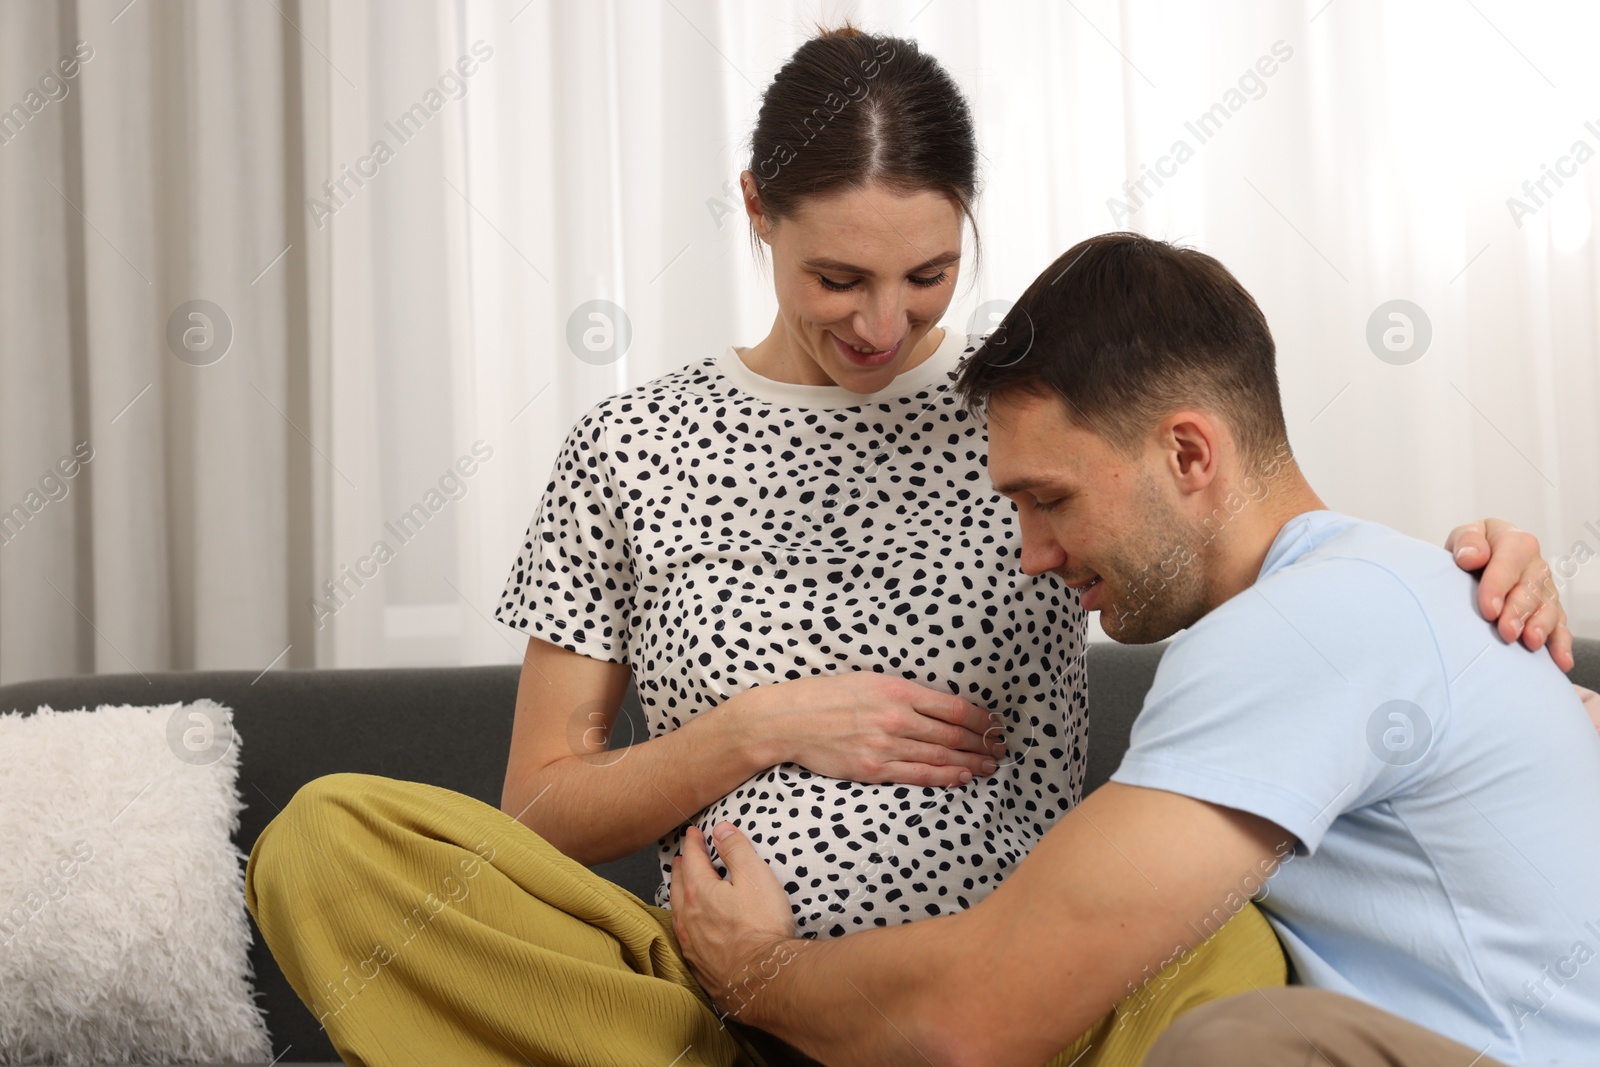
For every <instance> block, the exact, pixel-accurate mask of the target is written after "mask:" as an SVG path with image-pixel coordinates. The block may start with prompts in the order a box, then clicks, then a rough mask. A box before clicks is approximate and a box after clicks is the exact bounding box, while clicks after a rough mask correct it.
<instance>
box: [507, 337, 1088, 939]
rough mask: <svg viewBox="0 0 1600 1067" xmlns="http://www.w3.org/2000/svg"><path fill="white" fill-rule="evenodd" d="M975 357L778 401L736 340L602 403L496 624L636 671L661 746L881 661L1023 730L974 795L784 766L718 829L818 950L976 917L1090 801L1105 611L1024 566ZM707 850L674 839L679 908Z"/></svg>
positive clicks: (542, 511) (574, 442)
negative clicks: (684, 856)
mask: <svg viewBox="0 0 1600 1067" xmlns="http://www.w3.org/2000/svg"><path fill="white" fill-rule="evenodd" d="M973 340H974V339H970V338H969V339H966V344H965V345H964V344H963V340H962V339H961V338H959V337H956V336H954V335H950V336H947V337H946V340H945V343H944V344H942V345H941V346H940V349H939V351H938V352H936V353H935V355H934V356H933V357H930V359H929V360H927V361H926V362H925V363H924V364H923V365H922V366H920V367H916V368H913V369H912V370H911V371H909V372H907V373H906V374H903V375H901V376H900V378H898V379H896V381H895V383H894V385H892V386H891V388H890V389H888V390H885V391H884V392H883V393H880V394H876V395H875V396H873V397H872V398H870V401H871V402H867V403H859V402H858V403H857V404H856V406H852V407H836V406H830V405H829V404H817V405H813V406H804V405H801V404H797V403H795V402H793V398H792V396H788V397H782V398H778V399H774V398H772V394H782V393H783V387H779V388H778V389H775V390H773V391H772V393H771V394H769V393H768V391H767V390H764V389H760V388H759V386H756V385H753V384H752V383H753V382H760V381H764V379H753V378H752V376H751V375H750V372H749V371H748V369H746V368H743V365H742V364H740V365H739V368H738V369H739V370H743V372H744V373H743V374H742V375H741V374H739V373H738V372H737V371H735V370H732V369H731V367H730V364H729V363H728V361H730V360H738V359H739V356H738V354H737V353H736V352H734V351H733V350H732V349H729V350H728V351H727V352H725V353H724V354H723V356H722V357H720V358H719V359H708V360H703V361H701V362H699V363H695V364H691V365H690V366H688V367H685V368H683V369H682V370H679V371H676V372H674V373H671V374H667V375H665V376H663V377H661V378H658V379H656V380H655V381H653V382H650V383H648V384H646V385H643V386H640V387H638V388H636V389H634V390H631V391H630V392H627V393H624V394H622V395H620V396H616V397H612V398H611V399H608V400H605V401H602V402H601V403H600V404H598V405H596V406H595V407H594V408H593V409H591V410H590V411H589V413H588V414H587V415H585V416H584V418H583V419H582V420H580V421H579V423H578V424H577V426H576V427H574V428H573V430H572V432H571V434H570V436H569V437H568V438H567V441H566V444H565V445H564V447H563V449H562V451H561V453H560V455H559V457H558V459H557V461H556V465H555V470H554V476H553V478H552V480H551V482H550V484H549V486H548V488H547V489H546V490H545V494H544V498H543V500H542V501H541V503H540V506H539V510H538V513H537V514H536V515H535V517H534V520H533V523H532V525H531V526H530V527H529V530H528V536H527V540H526V542H525V544H524V546H523V550H522V552H521V554H520V556H519V558H518V559H517V562H516V565H515V567H514V568H513V570H512V573H511V576H510V578H509V580H508V581H507V583H506V587H505V591H504V593H503V595H502V598H501V603H500V605H499V607H498V608H497V609H496V612H495V617H496V618H497V619H499V620H501V621H502V622H505V623H507V624H508V625H511V626H513V627H516V628H518V629H521V630H524V631H526V632H528V633H531V634H535V635H537V636H539V637H541V638H543V639H544V640H547V641H550V642H551V643H553V644H556V645H559V646H561V647H563V648H567V649H570V650H572V651H575V652H579V653H583V654H585V655H589V656H593V657H596V658H599V659H604V660H610V661H614V662H627V663H628V664H630V665H631V667H632V669H633V673H634V678H635V681H636V683H637V685H638V690H639V698H640V702H641V705H642V707H643V709H644V712H645V715H646V718H647V720H648V721H649V723H650V729H651V731H652V734H653V735H659V734H663V733H665V732H667V731H668V730H672V729H675V728H676V727H678V726H680V725H682V724H683V722H684V719H685V718H686V717H687V716H690V715H694V714H696V713H697V712H700V711H703V710H705V709H707V708H710V707H713V706H715V705H717V704H719V703H721V702H722V701H723V700H726V699H727V698H728V697H729V696H731V695H733V694H735V693H738V692H741V691H743V690H745V689H748V688H751V687H753V686H757V685H769V684H773V683H778V682H783V681H785V680H788V679H795V678H803V677H808V676H812V675H822V674H835V673H840V672H844V671H850V670H855V669H860V670H872V671H881V672H884V673H888V674H896V675H900V676H902V677H905V678H909V679H913V680H916V681H918V682H922V683H925V684H930V685H933V686H937V687H941V688H944V689H946V690H948V691H949V692H952V693H957V694H960V695H961V696H963V697H965V698H966V699H968V700H970V701H972V702H973V703H975V704H978V705H980V706H984V707H988V708H991V709H994V710H997V711H1000V712H1001V713H1002V715H1003V716H1004V718H1005V721H1006V724H1007V726H1006V729H1007V756H1006V760H1005V762H1004V764H1003V765H1002V766H1001V768H1000V769H999V771H998V772H997V773H996V774H994V775H993V776H991V777H988V778H980V779H977V780H975V781H974V782H973V783H972V784H970V785H968V786H966V787H964V788H959V789H949V790H946V789H930V788H917V787H908V786H899V785H892V784H891V785H863V784H860V783H856V782H848V781H841V780H839V779H836V778H827V777H824V776H821V775H817V774H813V773H811V772H810V771H808V770H806V769H804V768H803V767H800V766H798V765H795V764H783V765H781V766H777V767H773V768H770V769H768V770H766V771H764V772H762V773H760V774H757V775H756V776H755V777H753V778H751V779H749V780H748V781H746V782H745V783H744V784H743V785H741V786H739V787H738V788H737V789H735V790H734V791H733V792H732V793H730V794H729V795H728V796H727V797H725V798H724V799H723V800H722V801H720V802H718V803H716V804H713V805H711V806H710V807H708V808H707V809H705V810H704V811H701V812H699V813H697V814H696V815H695V816H694V821H695V823H696V824H698V825H699V826H700V827H701V829H703V830H704V831H706V832H707V834H708V835H709V832H710V830H711V828H712V826H714V825H715V824H716V823H717V822H718V821H721V820H723V819H727V820H728V821H730V822H733V823H734V824H735V825H737V826H739V827H740V828H741V829H743V830H744V832H745V833H746V834H748V835H749V836H750V838H751V840H752V841H753V842H754V844H755V847H756V849H757V851H758V852H760V854H761V855H762V857H763V858H764V859H766V861H767V862H768V863H769V864H770V865H771V867H772V869H773V871H774V872H775V873H776V874H777V875H778V878H779V881H780V882H782V883H783V884H784V886H785V888H786V890H787V891H788V893H789V899H790V902H791V905H792V907H793V910H794V913H795V919H796V922H797V924H798V926H799V929H800V931H801V934H802V936H807V937H818V936H822V937H832V936H838V935H840V934H844V933H847V932H850V931H853V930H858V929H863V928H866V927H869V926H885V925H890V924H895V923H901V922H909V921H912V920H915V919H920V918H923V917H926V916H929V915H940V914H945V913H947V912H953V911H958V910H961V909H963V908H966V907H969V906H971V905H972V904H974V903H976V902H977V901H978V900H980V899H982V898H983V897H984V896H986V895H987V894H988V893H989V892H991V891H992V890H993V889H994V887H995V886H996V885H998V884H999V883H1000V881H1001V880H1002V879H1003V878H1004V877H1005V876H1006V874H1007V873H1008V872H1009V871H1010V870H1011V868H1012V867H1013V866H1014V865H1015V864H1016V863H1018V862H1019V861H1020V860H1021V859H1022V857H1023V856H1025V855H1026V854H1027V853H1028V851H1029V850H1030V849H1031V848H1032V847H1033V846H1034V844H1036V843H1037V842H1038V840H1039V838H1040V837H1041V836H1042V835H1043V834H1044V833H1045V831H1046V830H1048V829H1049V828H1050V826H1051V825H1053V824H1054V822H1055V821H1056V819H1058V818H1059V817H1060V816H1061V815H1062V814H1063V813H1064V812H1066V811H1067V810H1068V809H1069V808H1070V807H1071V806H1072V805H1074V804H1075V803H1077V801H1078V799H1079V796H1080V793H1081V790H1082V788H1083V775H1084V758H1085V751H1086V746H1087V728H1088V722H1087V706H1086V699H1085V677H1084V670H1083V648H1084V626H1085V617H1084V613H1083V611H1082V610H1081V608H1080V607H1079V605H1078V601H1077V596H1076V594H1075V593H1073V592H1072V591H1071V590H1069V589H1066V588H1065V587H1064V586H1062V585H1061V584H1060V582H1059V580H1057V579H1056V578H1055V577H1054V576H1052V575H1046V576H1043V577H1040V578H1030V577H1028V576H1027V575H1025V574H1023V573H1022V572H1021V571H1020V570H1019V569H1018V552H1019V549H1020V545H1021V538H1020V534H1019V533H1018V529H1017V523H1016V519H1015V512H1014V509H1013V506H1012V504H1011V503H1010V502H1009V501H1007V500H1006V499H1005V498H1004V497H1001V496H999V495H998V494H996V493H995V492H994V490H993V488H992V486H991V485H990V483H989V480H988V476H987V472H986V457H987V443H988V435H987V432H986V428H985V426H984V425H983V423H982V420H979V419H974V418H972V417H971V416H970V415H968V414H967V413H966V412H965V411H963V410H961V408H960V405H959V403H958V402H957V400H956V399H955V397H954V395H953V393H952V392H951V389H950V383H949V372H950V370H952V369H953V368H954V367H955V366H956V365H957V363H958V361H959V359H960V358H962V357H963V353H964V352H966V353H970V352H971V351H973V344H972V342H973ZM908 382H909V384H907V383H908ZM736 383H738V384H736ZM791 392H792V389H791ZM833 392H835V393H840V394H841V395H844V396H849V394H842V391H839V390H833ZM894 394H900V395H894ZM853 399H857V400H859V399H860V398H853ZM681 839H682V832H681V830H680V831H674V832H673V833H671V834H668V835H667V836H666V837H665V838H663V839H662V840H661V845H660V854H661V870H662V884H661V887H660V888H659V890H658V891H657V894H656V902H657V903H658V904H659V905H662V906H665V905H666V904H667V878H668V875H669V873H670V864H671V860H672V857H673V856H674V855H675V854H676V853H677V851H678V848H679V843H680V841H681ZM716 867H717V870H718V871H719V872H723V873H725V868H723V866H722V864H721V863H720V860H718V862H717V863H716Z"/></svg>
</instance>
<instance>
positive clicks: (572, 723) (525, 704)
mask: <svg viewBox="0 0 1600 1067" xmlns="http://www.w3.org/2000/svg"><path fill="white" fill-rule="evenodd" d="M630 674H631V671H630V670H629V669H628V666H627V665H626V664H622V663H608V662H606V661H604V660H598V659H593V658H591V657H589V656H583V655H579V654H578V653H576V652H569V651H567V650H566V649H564V648H558V647H556V646H555V645H552V644H550V643H549V642H548V641H542V640H540V639H539V638H537V637H530V638H529V639H528V651H527V654H526V655H525V656H524V658H523V661H522V676H521V678H520V679H519V681H518V682H517V710H516V718H515V720H514V721H513V723H512V727H511V754H510V758H509V760H508V761H507V765H506V780H505V786H504V788H503V789H502V791H501V794H500V809H501V810H502V811H504V812H505V813H506V814H507V815H510V816H511V817H512V818H514V819H516V820H518V821H519V822H521V823H523V824H524V825H526V826H528V827H529V828H531V829H533V830H535V831H537V832H538V833H539V835H540V836H541V837H543V838H544V839H545V840H546V841H549V842H550V843H551V844H552V845H554V846H556V848H558V849H560V850H561V851H562V852H564V853H566V854H567V855H568V856H571V857H572V858H573V859H575V860H577V861H578V862H579V863H582V864H584V865H585V866H593V865H595V864H597V863H605V862H607V861H609V860H614V859H619V858H621V857H623V856H626V855H628V854H629V853H631V852H635V851H637V850H638V849H640V848H642V847H644V846H645V845H647V844H649V843H650V842H652V841H655V840H656V839H657V838H659V837H661V836H662V835H663V834H665V833H667V832H668V831H669V830H671V829H673V828H674V827H676V826H681V825H683V824H684V823H686V822H688V821H689V819H690V817H691V816H692V814H693V813H694V812H696V811H699V810H700V809H701V808H703V807H705V806H706V805H707V804H710V803H711V802H712V801H714V800H717V799H718V798H720V797H723V796H725V795H727V794H728V793H731V792H732V791H733V789H734V787H735V786H737V785H738V784H739V783H740V782H742V781H744V780H745V779H747V778H749V777H750V776H751V775H753V774H755V773H756V772H757V771H759V770H762V769H763V768H765V767H769V766H771V765H772V764H771V763H770V762H767V756H766V753H765V748H764V746H762V745H761V744H759V743H758V742H757V741H756V739H755V738H754V737H752V736H750V735H749V733H748V731H747V730H746V727H747V726H748V725H749V724H748V722H747V721H746V720H745V719H744V718H742V717H741V716H739V715H737V714H734V713H731V712H728V713H723V714H718V713H717V709H711V710H710V711H708V712H706V713H703V714H700V715H696V716H694V717H692V718H689V719H688V720H687V721H685V722H684V724H683V725H682V726H681V727H679V728H678V729H676V730H673V731H672V732H671V733H668V734H666V735H664V736H662V737H658V738H655V739H652V740H649V741H641V742H639V743H636V744H634V745H632V746H631V747H629V748H626V749H619V750H617V751H615V752H610V751H607V749H606V744H607V742H608V740H609V739H610V736H611V728H612V726H613V725H614V724H615V722H616V718H617V713H618V712H619V710H620V709H621V707H622V699H623V697H624V695H626V693H627V690H628V680H629V676H630Z"/></svg>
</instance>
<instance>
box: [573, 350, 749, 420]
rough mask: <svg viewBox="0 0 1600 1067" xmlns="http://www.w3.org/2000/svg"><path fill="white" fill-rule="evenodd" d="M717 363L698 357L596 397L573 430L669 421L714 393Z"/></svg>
mask: <svg viewBox="0 0 1600 1067" xmlns="http://www.w3.org/2000/svg"><path fill="white" fill-rule="evenodd" d="M717 363H718V361H717V357H715V356H708V357H706V358H705V359H698V360H695V361H694V362H692V363H687V364H684V365H683V366H681V367H679V368H677V369H676V370H671V371H668V372H667V373H665V374H662V375H660V376H659V377H656V378H651V379H650V380H649V381H646V382H642V383H640V384H639V385H635V386H633V387H632V388H629V389H625V390H623V391H622V392H620V393H613V394H612V395H610V396H608V397H605V398H604V399H601V400H598V401H596V402H595V403H594V404H593V405H591V406H590V407H589V409H588V410H587V411H585V412H584V413H583V415H582V416H580V417H579V418H578V421H577V422H576V423H574V424H573V433H575V434H581V433H584V432H585V431H589V432H593V433H595V434H598V433H599V432H601V431H602V430H604V429H609V428H622V427H626V426H630V425H631V426H642V425H644V424H646V423H653V422H659V421H661V420H662V418H663V417H665V418H667V419H669V420H670V418H671V417H672V416H673V415H674V414H675V413H677V412H679V411H682V410H683V408H684V406H685V405H694V404H697V403H699V402H703V401H704V400H706V399H707V398H714V397H715V396H716V393H717V390H718V388H719V381H720V379H721V378H722V373H721V371H719V370H718V369H717Z"/></svg>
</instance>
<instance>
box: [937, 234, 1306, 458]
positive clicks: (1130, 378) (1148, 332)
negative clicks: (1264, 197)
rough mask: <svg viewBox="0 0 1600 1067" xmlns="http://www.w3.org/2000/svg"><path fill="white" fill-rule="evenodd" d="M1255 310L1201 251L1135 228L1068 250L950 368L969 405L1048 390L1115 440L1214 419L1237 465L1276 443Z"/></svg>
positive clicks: (1268, 452) (1081, 420) (1267, 360)
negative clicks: (1182, 419) (1192, 416)
mask: <svg viewBox="0 0 1600 1067" xmlns="http://www.w3.org/2000/svg"><path fill="white" fill-rule="evenodd" d="M1275 356H1276V347H1275V346H1274V345H1273V343H1272V333H1271V331H1269V330H1268V329H1267V320H1266V318H1265V317H1264V316H1263V315H1262V314H1261V309H1260V308H1259V307H1257V306H1256V302H1255V300H1254V299H1252V298H1251V296H1250V294H1249V293H1247V292H1245V289H1244V286H1242V285H1240V284H1239V281H1238V279H1237V278H1235V277H1234V276H1233V275H1232V274H1230V273H1229V272H1228V270H1227V268H1226V267H1224V266H1223V265H1222V264H1221V263H1219V262H1217V261H1216V260H1215V259H1213V258H1212V257H1210V256H1208V255H1206V254H1205V253H1203V252H1197V251H1195V250H1194V249H1189V248H1179V247H1177V246H1175V245H1171V244H1168V243H1167V242H1165V241H1158V240H1156V239H1154V238H1151V237H1146V236H1144V235H1143V234H1137V233H1106V234H1101V235H1100V236H1098V237H1091V238H1089V239H1088V240H1087V241H1083V242H1080V243H1079V244H1077V245H1074V246H1073V247H1072V248H1070V249H1068V250H1067V251H1066V253H1064V254H1063V255H1062V256H1061V258H1059V259H1057V260H1056V261H1055V263H1053V264H1052V265H1051V266H1050V268H1049V269H1048V270H1046V271H1045V272H1044V273H1043V274H1041V275H1040V276H1039V277H1038V278H1037V279H1036V280H1035V281H1034V283H1033V284H1032V285H1030V286H1029V287H1028V290H1027V292H1025V293H1023V294H1022V297H1021V299H1019V300H1018V301H1017V303H1016V304H1015V305H1014V306H1013V307H1012V308H1011V310H1010V311H1009V312H1008V313H1007V314H1006V316H1005V318H1004V319H1003V320H1002V321H1001V322H1000V325H999V326H998V327H996V329H995V331H994V333H992V334H990V335H989V338H988V340H987V341H986V342H985V343H984V344H983V346H982V347H980V348H979V349H978V351H977V352H975V353H973V355H972V356H971V358H969V359H968V360H967V361H966V363H965V364H964V365H963V366H962V368H961V370H960V372H959V374H958V376H957V378H956V391H957V393H958V394H959V395H960V396H961V397H962V398H963V400H964V402H965V403H966V405H967V407H968V408H969V409H971V410H973V411H979V410H981V409H982V408H983V407H984V406H985V405H986V404H987V403H988V401H989V400H991V399H992V398H993V397H994V396H997V395H999V394H1002V393H1008V392H1013V391H1022V392H1026V393H1032V394H1035V395H1039V396H1051V395H1054V396H1059V397H1061V398H1062V400H1063V401H1064V403H1065V405H1066V408H1067V414H1068V416H1069V417H1070V418H1071V419H1072V421H1073V422H1074V423H1076V424H1079V425H1081V426H1082V427H1083V428H1084V429H1088V430H1092V431H1094V432H1095V433H1098V434H1099V435H1100V436H1102V437H1104V438H1105V439H1106V440H1107V441H1109V442H1110V443H1111V444H1113V445H1115V446H1118V447H1122V448H1126V447H1130V446H1132V445H1133V444H1135V443H1136V442H1137V441H1139V440H1140V439H1141V438H1142V437H1143V436H1144V435H1145V434H1147V433H1149V432H1150V430H1151V428H1152V427H1154V426H1155V425H1156V423H1158V422H1160V420H1161V419H1163V418H1165V417H1166V416H1167V415H1170V414H1172V413H1173V412H1174V411H1178V410H1180V409H1182V408H1185V407H1191V406H1193V407H1198V408H1201V409H1203V410H1206V411H1210V412H1212V413H1214V414H1217V415H1220V416H1221V417H1222V418H1223V419H1225V420H1226V421H1227V423H1228V427H1229V429H1230V430H1231V431H1232V432H1233V436H1234V438H1235V440H1236V441H1238V443H1239V448H1240V451H1241V452H1242V453H1243V456H1244V459H1245V460H1246V462H1251V463H1261V462H1266V461H1268V460H1269V458H1270V457H1272V456H1275V455H1276V456H1281V455H1282V454H1283V453H1284V448H1285V446H1286V444H1287V441H1288V429H1287V428H1286V427H1285V425H1284V421H1283V406H1282V402H1281V401H1280V399H1279V397H1278V375H1277V370H1276V367H1275V362H1274V361H1275Z"/></svg>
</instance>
